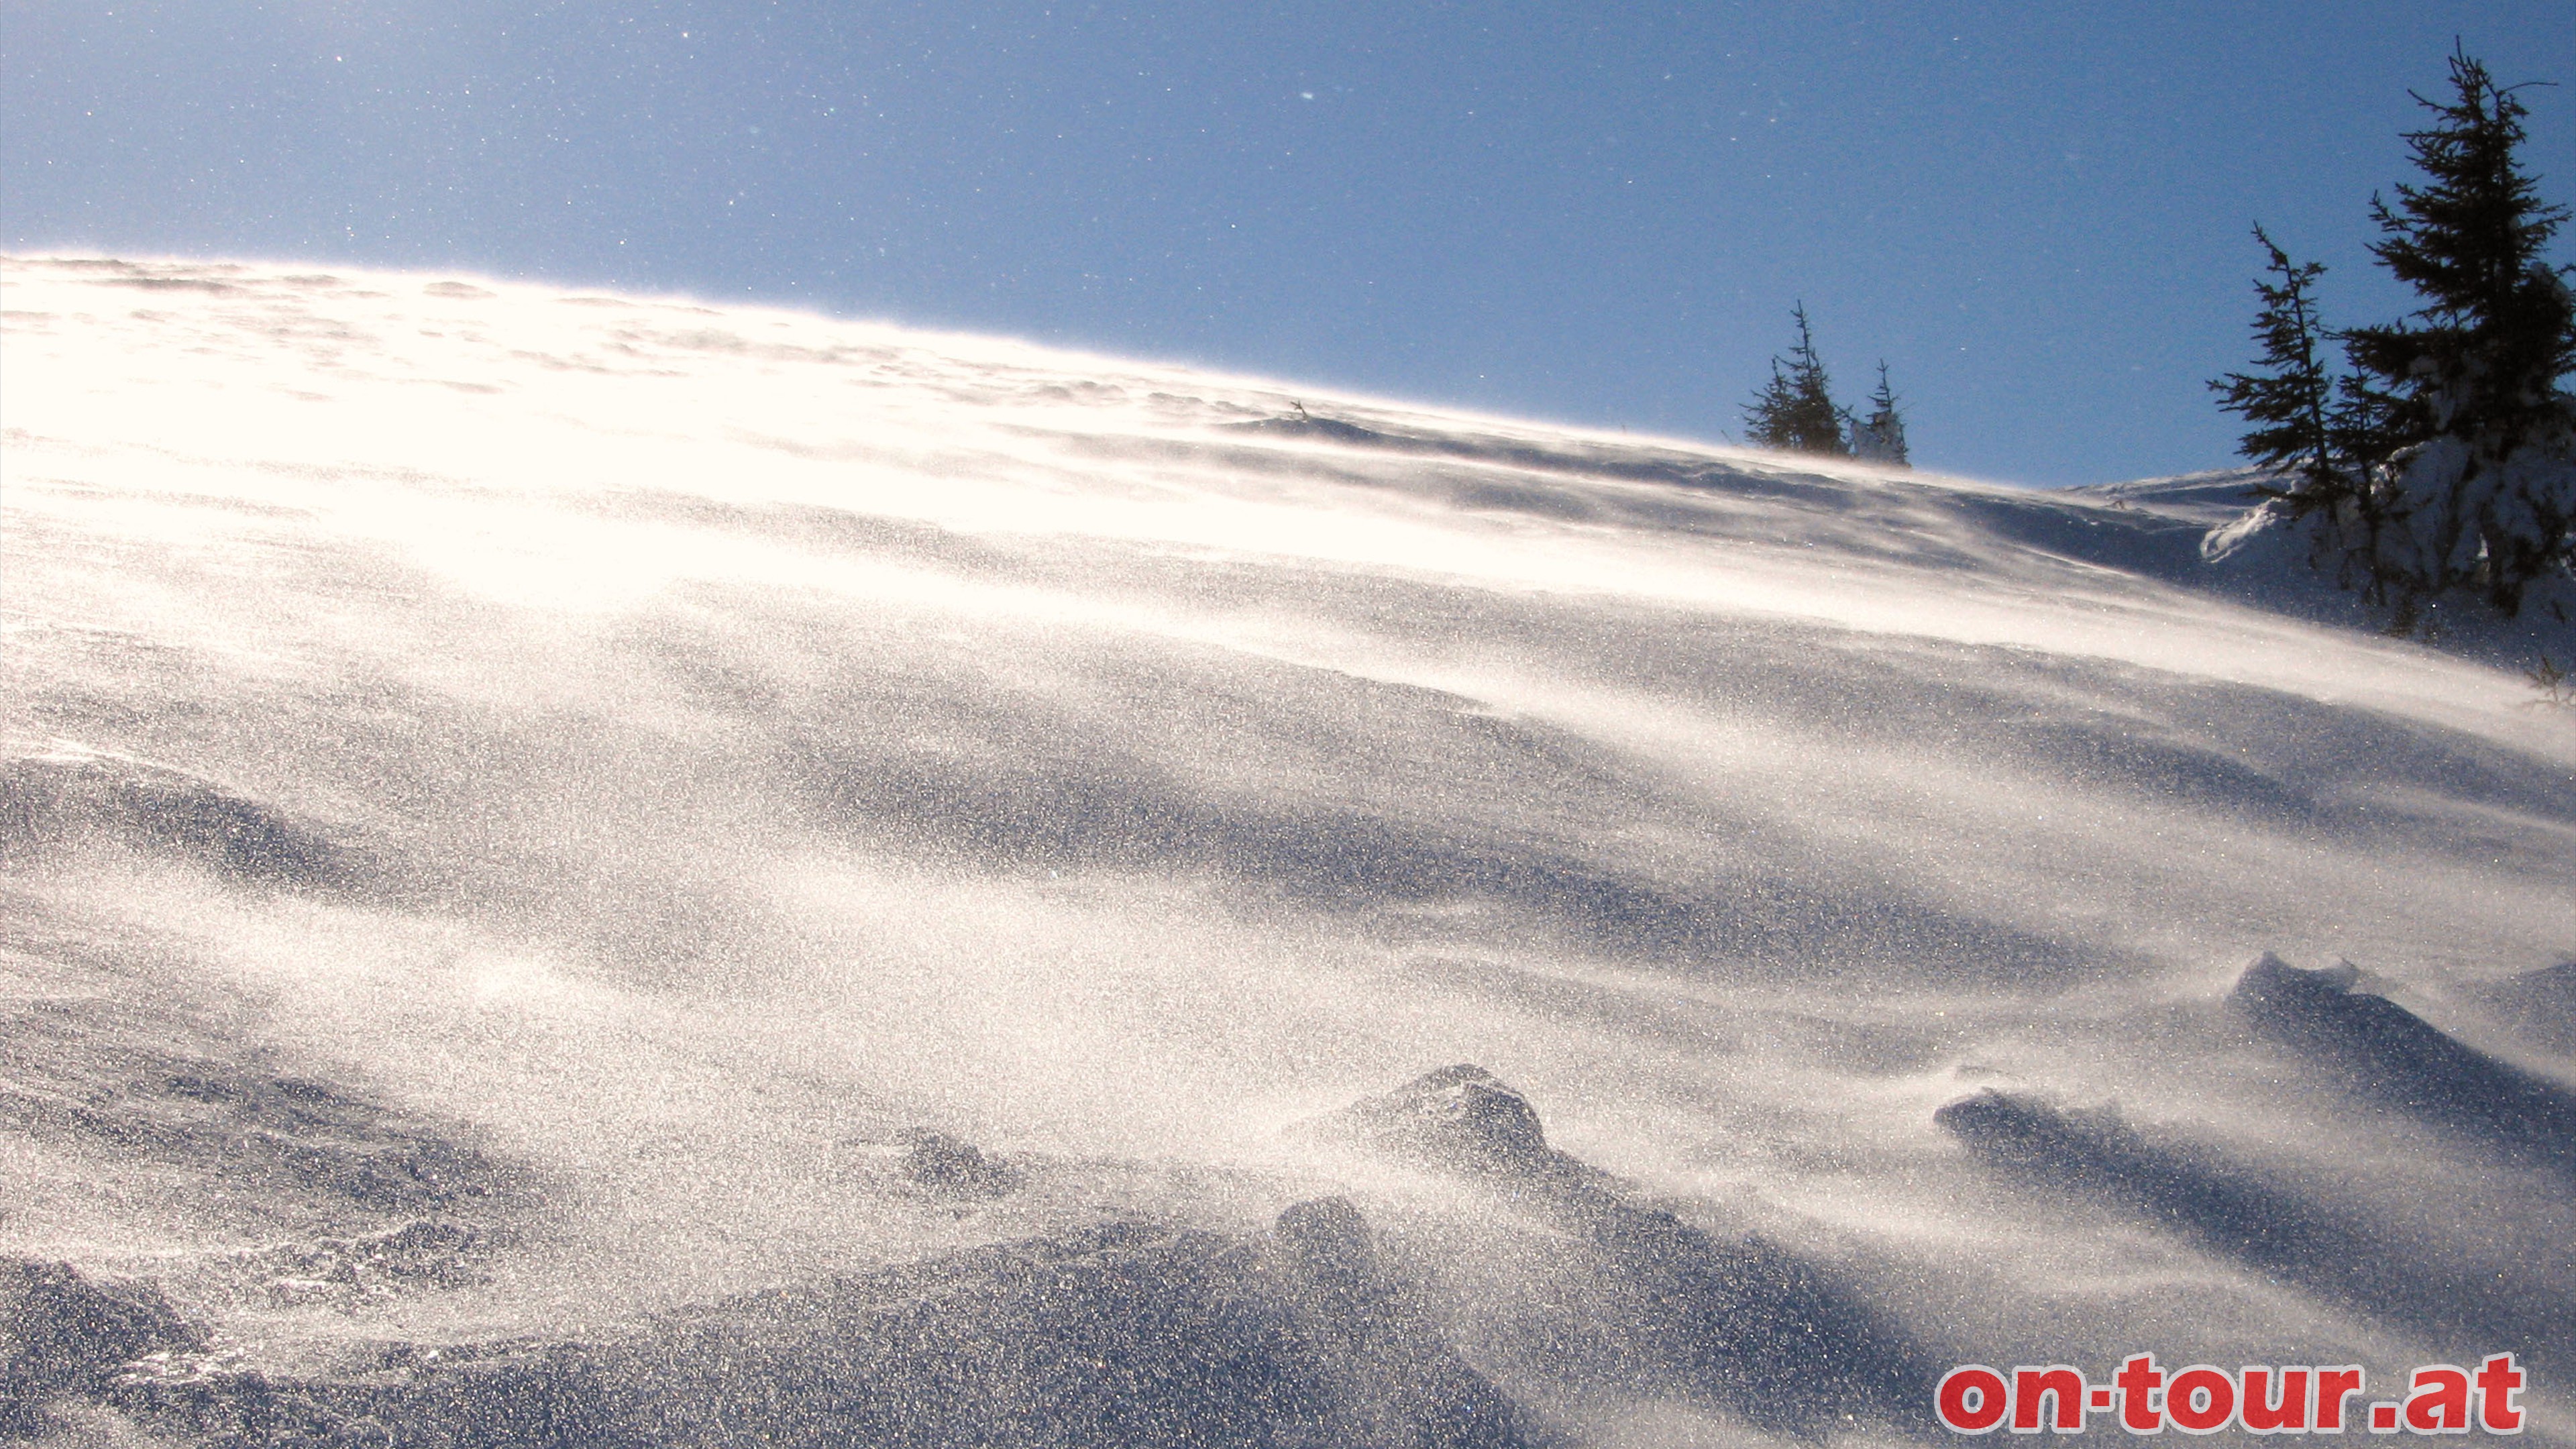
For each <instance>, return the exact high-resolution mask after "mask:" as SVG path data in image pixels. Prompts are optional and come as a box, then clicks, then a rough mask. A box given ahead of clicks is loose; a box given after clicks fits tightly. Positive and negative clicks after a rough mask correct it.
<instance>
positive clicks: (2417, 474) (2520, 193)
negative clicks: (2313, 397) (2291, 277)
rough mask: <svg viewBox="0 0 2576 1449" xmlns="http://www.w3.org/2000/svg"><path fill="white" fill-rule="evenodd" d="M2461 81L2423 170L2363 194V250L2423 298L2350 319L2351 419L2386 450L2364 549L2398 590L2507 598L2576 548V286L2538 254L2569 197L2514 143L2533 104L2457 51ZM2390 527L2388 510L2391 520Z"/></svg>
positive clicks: (2455, 83) (2412, 143) (2368, 447)
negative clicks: (2390, 314) (2390, 312)
mask: <svg viewBox="0 0 2576 1449" xmlns="http://www.w3.org/2000/svg"><path fill="white" fill-rule="evenodd" d="M2451 89H2452V97H2451V98H2450V99H2449V100H2447V101H2432V100H2426V99H2425V98H2424V97H2422V96H2417V97H2416V101H2417V102H2418V103H2419V104H2421V105H2422V106H2423V107H2424V108H2425V109H2426V110H2428V111H2431V112H2432V113H2433V124H2432V125H2431V126H2429V127H2427V128H2426V129H2425V130H2422V131H2415V132H2410V133H2408V135H2407V137H2406V141H2407V144H2408V148H2409V150H2410V151H2411V152H2412V153H2413V158H2414V161H2415V165H2416V167H2417V168H2418V169H2419V170H2421V171H2422V172H2423V174H2424V176H2425V178H2426V184H2425V185H2423V186H2420V187H2419V186H2409V185H2403V184H2401V185H2399V186H2398V187H2397V188H2396V191H2397V203H2396V205H2394V206H2391V205H2389V204H2388V203H2387V202H2386V201H2385V200H2384V199H2381V198H2379V197H2373V198H2372V199H2371V215H2372V219H2373V220H2375V221H2376V222H2377V223H2378V225H2379V230H2380V232H2381V237H2380V240H2379V241H2378V242H2376V243H2374V244H2373V245H2372V247H2371V252H2372V254H2373V255H2374V256H2376V257H2377V258H2378V259H2379V262H2380V264H2381V265H2382V266H2385V267H2386V268H2387V269H2388V270H2389V272H2390V273H2391V274H2392V275H2394V276H2395V277H2396V278H2397V279H2398V280H2400V281H2402V282H2405V283H2407V284H2408V285H2410V286H2412V287H2413V288H2414V289H2415V290H2416V292H2417V294H2418V295H2420V296H2421V297H2422V298H2423V299H2424V302H2425V305H2424V306H2423V307H2422V308H2420V309H2418V310H2417V311H2416V312H2415V313H2413V314H2412V315H2411V316H2409V317H2408V318H2407V319H2405V320H2403V321H2400V322H2397V323H2394V324H2392V325H2389V326H2384V327H2366V328H2357V329H2355V330H2353V331H2352V332H2350V333H2348V334H2347V335H2346V354H2347V356H2348V357H2349V358H2350V360H2351V362H2352V364H2353V368H2354V372H2355V374H2356V376H2355V378H2354V380H2353V381H2352V382H2351V383H2350V384H2349V385H2348V386H2347V388H2346V389H2345V397H2344V418H2345V432H2346V435H2347V438H2348V439H2349V442H2350V445H2351V446H2353V447H2355V448H2356V449H2357V450H2359V451H2361V452H2362V453H2363V455H2364V456H2368V457H2375V458H2378V459H2382V460H2385V467H2384V469H2383V471H2382V472H2381V473H2380V474H2379V475H2377V477H2376V478H2375V479H2374V480H2373V481H2372V482H2371V484H2370V489H2369V491H2370V495H2371V496H2370V499H2369V502H2370V507H2369V508H2368V510H2367V512H2369V513H2370V514H2371V515H2372V520H2371V521H2372V523H2373V527H2372V529H2371V533H2372V542H2371V545H2370V546H2371V548H2372V551H2373V556H2372V558H2371V559H2370V564H2371V568H2372V572H2373V574H2374V577H2375V578H2377V579H2378V581H2379V582H2380V583H2381V584H2382V585H2383V587H2384V588H2393V589H2394V590H2395V591H2396V592H2398V593H2399V594H2400V595H2401V596H2402V597H2401V602H2406V601H2410V600H2411V599H2413V598H2420V597H2430V596H2433V595H2437V594H2440V593H2442V592H2444V591H2447V590H2450V589H2454V588H2460V587H2473V588H2476V589H2477V590H2479V591H2480V592H2481V593H2483V594H2484V596H2485V597H2486V599H2487V601H2488V602H2489V603H2491V604H2493V605H2494V606H2496V607H2497V608H2498V609H2501V610H2502V611H2504V612H2505V613H2507V614H2513V613H2516V612H2518V611H2519V609H2520V607H2521V601H2522V596H2523V593H2524V591H2525V589H2526V588H2527V587H2528V586H2529V585H2530V584H2531V583H2532V582H2533V581H2534V580H2535V579H2537V578H2539V577H2540V576H2542V575H2543V574H2546V573H2548V572H2550V571H2552V570H2554V569H2559V568H2563V567H2565V566H2567V564H2568V563H2569V562H2570V560H2571V558H2576V532H2571V525H2576V404H2572V403H2571V400H2570V399H2569V398H2568V397H2567V395H2566V394H2564V393H2562V392H2560V391H2559V390H2558V386H2557V384H2558V380H2559V379H2560V378H2561V377H2563V376H2565V375H2566V374H2567V373H2568V371H2569V370H2570V368H2571V367H2576V302H2571V299H2570V297H2569V293H2568V288H2567V284H2566V280H2565V277H2564V275H2563V273H2562V272H2561V270H2560V269H2558V268H2554V267H2551V266H2550V265H2549V264H2548V263H2547V262H2546V261H2545V260H2543V257H2542V253H2543V250H2544V249H2545V248H2546V247H2547V245H2548V243H2549V240H2550V238H2551V236H2552V235H2553V234H2554V233H2555V232H2556V231H2557V230H2558V228H2559V226H2560V225H2561V224H2562V223H2564V222H2565V221H2566V220H2567V216H2568V213H2567V210H2566V208H2564V207H2561V206H2554V205H2549V204H2546V203H2544V202H2542V201H2541V199H2540V196H2539V191H2538V187H2537V184H2536V182H2535V180H2534V178H2532V177H2531V176H2530V175H2529V174H2528V173H2527V172H2525V171H2524V170H2523V168H2522V165H2521V162H2520V160H2519V158H2518V155H2517V152H2518V150H2519V148H2520V147H2521V145H2522V143H2523V140H2524V131H2523V125H2522V121H2523V117H2524V115H2525V114H2526V112H2525V111H2524V109H2523V106H2522V103H2521V102H2520V101H2519V100H2517V99H2516V98H2515V96H2514V93H2513V89H2512V88H2509V87H2503V86H2499V85H2497V84H2496V82H2495V79H2494V77H2493V76H2492V75H2490V74H2489V73H2488V71H2487V68H2486V67H2485V66H2484V65H2482V64H2480V63H2479V62H2478V61H2477V60H2475V59H2473V58H2471V57H2469V56H2468V55H2466V54H2464V53H2460V52H2458V51H2454V52H2453V54H2452V56H2451ZM2383 521H2384V522H2385V523H2386V524H2387V525H2388V526H2387V527H2384V528H2383V527H2379V526H2378V525H2379V524H2380V523H2381V522H2383Z"/></svg>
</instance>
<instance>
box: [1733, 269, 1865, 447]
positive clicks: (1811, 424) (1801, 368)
mask: <svg viewBox="0 0 2576 1449" xmlns="http://www.w3.org/2000/svg"><path fill="white" fill-rule="evenodd" d="M1790 315H1791V316H1793V317H1795V318H1797V320H1798V345H1797V347H1796V348H1794V349H1793V350H1792V351H1791V352H1790V353H1789V355H1788V356H1787V357H1786V358H1781V357H1774V358H1772V359H1771V380H1770V381H1769V382H1768V383H1765V384H1764V385H1763V388H1762V391H1760V392H1758V393H1756V394H1754V396H1753V401H1752V402H1751V403H1749V404H1747V405H1746V406H1745V409H1744V429H1745V434H1746V436H1747V437H1748V438H1749V439H1750V440H1751V441H1752V442H1753V444H1754V446H1756V447H1762V448H1784V449H1787V450H1789V451H1791V452H1798V453H1826V454H1830V455H1832V456H1834V457H1837V458H1844V457H1849V456H1850V455H1851V446H1850V445H1849V444H1848V443H1847V442H1845V441H1844V438H1843V420H1844V418H1845V416H1846V415H1845V413H1844V412H1843V410H1842V409H1841V408H1840V407H1838V406H1836V405H1835V403H1834V395H1833V388H1832V386H1831V385H1830V384H1829V383H1828V382H1827V381H1826V379H1825V364H1824V363H1823V362H1822V361H1821V360H1819V359H1818V358H1817V356H1816V340H1815V337H1814V335H1813V334H1812V333H1811V332H1810V331H1809V330H1808V327H1807V304H1806V303H1804V302H1800V303H1799V304H1798V305H1797V306H1796V307H1794V308H1792V309H1791V311H1790Z"/></svg>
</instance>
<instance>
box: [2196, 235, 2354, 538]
mask: <svg viewBox="0 0 2576 1449" xmlns="http://www.w3.org/2000/svg"><path fill="white" fill-rule="evenodd" d="M2254 240H2256V241H2258V242H2260V243H2262V245H2263V250H2264V252H2265V253H2266V254H2268V256H2269V258H2270V260H2269V262H2268V263H2267V264H2266V270H2268V271H2269V272H2270V273H2271V275H2272V280H2270V281H2265V280H2262V279H2260V278H2258V279H2256V281H2255V283H2254V295H2256V296H2257V297H2260V298H2262V300H2263V307H2262V310H2261V311H2259V312H2257V313H2255V314H2254V342H2255V346H2256V348H2257V349H2258V351H2259V354H2260V355H2259V356H2258V357H2257V358H2256V359H2255V361H2256V365H2257V366H2259V367H2261V368H2263V369H2264V371H2262V372H2259V373H2245V372H2231V373H2229V374H2227V375H2226V376H2225V377H2222V378H2219V379H2218V380H2216V381H2214V382H2212V383H2211V384H2210V385H2209V386H2210V389H2211V390H2212V391H2214V392H2216V393H2218V394H2219V404H2218V405H2219V406H2220V407H2222V408H2225V409H2227V410H2228V411H2229V412H2232V413H2235V414H2237V415H2239V416H2241V417H2243V418H2244V419H2245V421H2246V422H2248V423H2250V424H2252V425H2253V426H2252V427H2251V428H2249V429H2247V431H2246V433H2245V435H2244V436H2243V437H2242V438H2241V439H2239V440H2238V443H2237V450H2238V451H2239V452H2241V453H2243V454H2244V455H2245V457H2246V458H2247V459H2248V460H2250V461H2252V462H2253V463H2254V464H2255V465H2256V466H2258V467H2262V468H2267V469H2271V470H2273V471H2276V472H2280V473H2285V474H2287V475H2289V478H2290V484H2289V486H2288V487H2286V488H2265V489H2263V490H2262V491H2263V492H2264V493H2265V494H2266V495H2267V496H2270V497H2274V498H2279V499H2281V500H2283V501H2284V502H2285V503H2286V504H2287V505H2288V507H2289V510H2290V512H2291V514H2292V515H2293V516H2300V515H2305V514H2308V513H2313V512H2316V511H2318V510H2320V509H2330V508H2333V507H2334V506H2335V505H2337V504H2338V503H2340V502H2343V501H2344V500H2346V499H2348V498H2351V497H2352V496H2353V495H2354V494H2355V492H2356V491H2357V489H2356V486H2355V482H2354V475H2353V473H2352V471H2351V469H2350V467H2349V466H2348V460H2347V458H2346V456H2345V453H2344V446H2343V445H2344V443H2345V442H2346V441H2347V439H2346V438H2345V436H2344V431H2345V430H2344V428H2343V427H2342V426H2341V425H2340V422H2341V420H2342V419H2343V418H2344V417H2345V415H2346V408H2347V406H2348V404H2339V403H2338V401H2337V395H2336V386H2335V377H2334V374H2333V372H2332V371H2331V370H2330V368H2329V366H2328V363H2327V361H2326V349H2325V344H2326V342H2327V340H2328V339H2329V337H2330V336H2331V335H2332V334H2330V333H2328V332H2327V331H2326V328H2325V324H2324V323H2323V322H2322V321H2321V320H2320V319H2319V318H2318V315H2317V306H2316V298H2315V296H2314V293H2313V289H2314V287H2315V286H2316V281H2317V279H2318V278H2319V277H2322V276H2324V275H2325V270H2326V269H2325V264H2324V263H2322V262H2300V263H2293V262H2292V261H2291V260H2290V257H2289V254H2288V253H2287V252H2284V251H2282V250H2281V248H2280V246H2279V244H2278V243H2276V242H2274V241H2273V240H2272V238H2271V236H2270V234H2269V233H2267V232H2265V231H2264V230H2263V228H2262V227H2261V226H2259V225H2258V226H2256V227H2255V228H2254Z"/></svg>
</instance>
